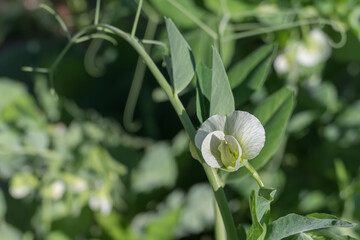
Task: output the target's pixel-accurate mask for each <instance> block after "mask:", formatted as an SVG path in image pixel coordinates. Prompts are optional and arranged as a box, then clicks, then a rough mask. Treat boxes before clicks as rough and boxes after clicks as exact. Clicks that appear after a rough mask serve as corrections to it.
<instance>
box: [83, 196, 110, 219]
mask: <svg viewBox="0 0 360 240" xmlns="http://www.w3.org/2000/svg"><path fill="white" fill-rule="evenodd" d="M89 207H90V209H91V210H93V211H100V212H101V213H102V214H103V215H109V214H110V212H111V209H112V203H111V201H110V199H109V198H108V197H107V196H105V195H103V194H97V195H93V196H92V197H91V198H90V200H89Z"/></svg>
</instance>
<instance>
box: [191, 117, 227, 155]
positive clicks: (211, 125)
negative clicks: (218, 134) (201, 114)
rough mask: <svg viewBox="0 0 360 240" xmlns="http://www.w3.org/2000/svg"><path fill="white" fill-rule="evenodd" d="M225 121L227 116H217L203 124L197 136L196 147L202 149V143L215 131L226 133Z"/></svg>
mask: <svg viewBox="0 0 360 240" xmlns="http://www.w3.org/2000/svg"><path fill="white" fill-rule="evenodd" d="M225 121H226V117H225V116H221V115H218V114H216V115H213V116H211V117H209V118H208V119H207V120H206V121H205V122H203V124H201V127H200V128H199V130H198V131H197V133H196V135H195V145H196V147H198V148H199V149H201V146H202V142H203V141H204V139H205V137H206V136H207V135H208V134H209V133H211V132H214V131H224V127H225Z"/></svg>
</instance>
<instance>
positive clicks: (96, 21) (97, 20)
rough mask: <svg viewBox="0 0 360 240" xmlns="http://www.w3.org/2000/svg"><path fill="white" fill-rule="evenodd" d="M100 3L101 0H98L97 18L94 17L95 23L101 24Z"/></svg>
mask: <svg viewBox="0 0 360 240" xmlns="http://www.w3.org/2000/svg"><path fill="white" fill-rule="evenodd" d="M100 3H101V0H97V1H96V8H95V19H94V24H95V25H96V24H99V16H100Z"/></svg>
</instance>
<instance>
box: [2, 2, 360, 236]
mask: <svg viewBox="0 0 360 240" xmlns="http://www.w3.org/2000/svg"><path fill="white" fill-rule="evenodd" d="M145 2H146V3H145V5H144V8H143V12H142V17H141V19H140V23H139V27H138V36H139V38H140V39H142V36H143V35H144V34H146V33H145V32H146V31H147V30H148V29H149V26H148V23H149V21H150V22H153V24H154V26H155V28H156V31H154V34H153V36H150V38H151V39H150V40H159V41H163V42H165V43H166V44H168V41H167V39H166V36H167V35H166V25H165V22H164V21H163V20H162V19H163V17H164V16H166V17H168V18H170V19H172V20H173V21H174V23H175V24H176V26H178V27H179V29H180V31H181V33H182V34H183V35H184V37H185V40H186V41H187V42H188V43H189V45H190V47H191V49H192V51H193V53H194V59H195V61H196V64H197V67H198V68H201V70H198V69H197V71H196V72H197V74H198V75H199V73H200V72H201V73H202V76H197V78H198V79H201V78H209V75H207V74H208V72H207V70H208V67H210V66H211V65H212V62H211V59H212V57H211V54H212V52H211V51H212V50H211V46H212V45H214V44H216V41H215V40H214V38H213V35H214V34H219V36H221V37H222V38H223V41H220V43H219V47H218V49H219V52H220V53H221V57H222V61H223V62H224V65H225V67H226V70H227V72H228V75H229V81H230V85H231V87H232V90H233V93H234V98H235V106H236V109H244V110H251V111H252V110H253V109H258V110H257V111H258V112H257V113H258V116H265V115H266V112H264V111H261V108H256V107H255V106H258V105H259V104H260V103H263V102H264V101H265V99H268V97H269V96H274V95H273V94H274V93H276V92H277V91H278V90H279V89H281V88H282V87H283V86H287V87H288V88H291V89H293V90H294V91H295V93H296V94H295V98H294V102H295V104H296V106H295V109H294V111H293V115H292V117H291V120H290V123H289V125H288V127H287V130H286V132H285V137H284V138H283V139H281V138H280V137H278V138H274V139H275V140H276V141H277V144H280V147H279V148H278V149H277V150H276V154H275V156H274V157H272V158H271V160H270V161H269V162H268V163H267V164H266V165H265V166H264V167H263V168H262V169H261V171H260V174H261V176H262V177H263V179H264V181H265V182H266V185H267V186H269V187H274V188H276V189H277V195H276V199H275V200H274V202H273V203H272V207H271V210H272V211H271V216H269V217H270V218H272V219H277V218H279V217H281V216H284V215H286V214H288V213H289V212H296V213H299V214H303V215H305V214H309V213H310V212H320V211H321V212H326V213H329V214H333V215H336V216H339V217H342V218H344V219H345V220H348V221H351V222H354V223H359V222H360V179H359V170H360V168H359V163H358V160H359V159H358V158H359V147H360V137H359V136H360V105H359V104H360V103H359V98H360V95H359V92H360V83H359V81H358V80H359V79H360V58H359V56H360V47H359V36H360V22H359V15H360V10H359V9H360V5H359V4H360V3H359V2H358V1H357V0H347V1H345V0H339V1H335V0H333V1H280V0H274V1H245V0H244V1H236V0H227V1H215V0H202V1H200V0H198V1H190V0H187V1H176V0H171V1H158V0H151V1H148V2H147V1H145ZM174 2H175V4H174ZM46 3H48V4H50V5H51V6H52V7H53V8H54V9H55V10H56V12H57V13H58V14H59V15H60V16H61V17H62V18H63V19H64V22H65V24H66V25H67V26H68V28H69V31H70V33H71V34H74V33H75V32H77V31H78V30H80V29H82V28H83V27H86V26H88V25H89V24H91V23H92V21H93V16H94V8H95V4H96V3H95V1H85V0H77V1H70V0H68V1H66V0H59V1H46ZM38 4H39V2H38V1H37V0H22V1H20V0H19V1H11V0H3V1H1V2H0V74H1V77H2V78H1V79H0V179H1V180H0V186H1V188H0V238H1V239H15V240H16V239H26V240H28V239H29V240H30V239H50V240H62V239H64V240H66V239H154V240H155V239H156V240H163V239H164V240H165V239H174V238H176V239H213V235H214V234H213V230H212V229H213V225H214V216H215V212H214V209H213V198H212V191H211V189H210V187H209V186H208V185H207V184H205V183H204V182H205V181H206V180H205V176H204V174H203V172H202V170H201V168H200V166H199V164H198V163H197V161H194V160H193V159H191V156H190V154H189V152H188V139H187V137H186V135H185V134H184V132H182V131H181V129H182V127H181V124H180V122H179V120H178V119H177V117H176V114H175V112H174V110H173V109H172V108H171V106H170V104H169V102H168V101H167V100H166V99H164V98H163V97H162V95H161V94H162V92H161V90H160V91H159V88H158V87H157V85H156V83H155V81H154V79H153V77H152V76H151V74H150V73H148V72H145V73H144V76H143V79H144V81H143V83H142V85H141V86H138V88H139V90H140V93H139V97H138V101H137V104H135V105H136V107H135V109H134V111H135V113H134V116H133V118H134V119H135V120H136V121H138V122H139V123H140V126H141V127H140V130H139V131H137V132H135V133H134V132H132V131H131V129H128V128H125V129H124V127H123V126H125V123H124V122H123V118H124V108H125V105H126V102H127V101H128V100H127V96H128V93H129V89H130V87H131V84H132V82H133V75H134V71H135V66H136V64H137V55H136V54H135V52H134V51H133V50H131V49H130V48H129V46H128V45H127V44H126V43H125V42H124V41H122V40H119V39H117V40H118V46H116V47H115V46H113V45H111V44H109V43H106V42H103V41H102V40H93V41H91V42H90V43H84V44H78V45H75V46H73V47H72V48H71V49H70V51H69V52H68V53H67V54H66V55H65V57H64V59H63V60H62V61H61V62H60V64H59V65H58V67H57V68H56V70H55V74H54V87H55V89H56V92H57V94H58V96H59V98H56V96H54V95H53V94H51V93H50V91H49V89H50V86H49V79H48V78H47V77H46V75H44V74H38V73H36V74H35V73H25V72H22V71H21V68H22V67H23V66H31V67H49V66H50V65H51V63H53V62H54V60H55V58H56V56H57V55H58V54H59V52H60V51H61V49H62V48H63V47H64V46H65V45H66V43H67V40H66V36H65V34H64V32H63V31H62V29H61V27H60V26H59V25H58V23H57V22H56V20H55V19H54V18H53V16H51V15H50V14H48V13H47V12H45V11H41V10H39V9H38ZM136 6H137V5H136V2H135V1H130V0H126V1H115V0H104V1H102V10H101V13H102V14H101V19H100V21H101V22H103V23H111V24H113V25H115V26H118V27H119V28H121V29H124V30H125V31H127V32H130V31H131V26H132V21H133V18H134V14H135V11H136ZM179 6H180V7H179ZM184 9H185V10H184ZM318 19H326V20H328V21H332V22H334V24H335V23H336V25H335V26H336V27H334V26H332V25H329V24H325V25H324V26H323V25H322V24H323V22H321V21H318V22H316V21H317V20H318ZM199 21H200V22H201V23H203V24H205V26H206V27H204V26H200V25H199ZM300 21H313V23H314V22H315V24H304V25H302V26H294V27H288V28H286V29H283V30H281V31H275V30H274V29H275V28H276V26H284V25H285V24H294V23H296V22H300ZM320 27H323V28H322V31H323V33H324V34H325V35H326V36H327V38H328V39H327V40H329V39H330V40H332V41H334V42H341V41H340V40H341V39H340V37H339V33H338V32H336V31H334V30H339V29H340V31H342V32H343V33H344V34H345V36H346V37H347V39H346V41H345V43H344V44H345V45H344V46H341V47H340V48H332V49H331V50H330V53H329V54H328V56H326V57H324V58H323V59H322V60H321V61H319V62H318V63H317V64H315V65H314V66H310V67H309V66H305V65H304V64H301V61H299V60H298V59H297V55H296V52H297V51H298V49H299V48H300V47H299V46H306V44H305V43H306V42H307V41H309V40H307V39H309V36H310V35H311V34H310V33H311V30H312V29H317V28H320ZM269 29H270V30H271V29H273V31H270V30H269ZM265 30H269V31H265ZM257 31H260V33H257ZM261 31H264V32H261ZM237 34H239V35H237ZM241 34H242V35H241ZM251 34H253V35H254V36H253V35H251ZM252 36H253V37H252ZM170 44H171V39H170ZM304 44H305V45H304ZM329 46H330V45H329ZM171 50H172V49H171ZM167 51H168V49H166V48H164V47H162V46H161V45H154V46H152V48H151V50H150V53H151V56H152V57H153V59H155V60H156V61H157V64H158V65H159V66H160V67H161V65H162V63H163V62H166V59H165V58H164V53H165V54H166V53H167ZM172 51H174V50H172ZM282 55H283V56H285V58H286V61H285V62H286V64H287V65H286V66H288V68H286V69H287V71H285V72H284V71H281V68H278V67H277V66H276V62H277V60H276V59H277V58H278V57H279V56H282ZM312 56H314V55H312ZM274 60H275V64H274V68H275V71H273V66H272V62H273V61H274ZM200 63H201V64H203V65H201V64H200ZM249 63H251V64H249ZM302 63H303V62H302ZM280 64H281V62H280ZM199 66H201V67H199ZM280 66H284V65H280ZM189 68H190V66H189ZM279 69H280V70H279ZM162 70H163V73H164V74H166V69H165V68H162ZM188 74H190V72H188ZM190 75H191V74H190ZM173 77H174V78H175V77H176V76H175V73H174V76H173ZM188 78H189V79H191V77H190V76H189V77H188ZM134 81H135V80H134ZM187 81H190V80H188V79H187ZM194 82H195V81H193V83H194ZM194 85H195V84H192V85H191V86H190V87H187V88H186V89H185V90H184V91H183V92H182V93H181V99H182V101H183V102H184V104H185V106H186V110H187V111H188V113H189V115H190V116H191V118H192V120H193V122H194V123H197V124H196V125H199V123H198V120H197V118H196V104H195V102H196V100H195V99H196V94H195V90H194ZM140 88H141V89H140ZM179 88H181V87H179ZM206 88H207V86H205V88H204V89H205V91H209V89H207V90H206ZM284 89H286V88H284ZM181 90H182V89H181ZM283 91H285V90H283ZM285 95H286V96H285ZM210 96H211V95H209V94H207V95H206V96H205V97H207V98H208V100H209V98H210ZM290 101H292V99H291V97H289V96H288V95H287V94H284V96H283V98H282V100H281V101H276V102H277V103H281V104H283V105H281V106H278V108H276V106H275V105H274V103H272V102H270V103H268V104H270V105H274V111H275V112H277V113H279V112H280V111H285V110H284V109H285V108H286V106H288V105H289V104H290ZM280 108H281V109H283V110H281V109H280ZM206 114H208V113H206ZM206 114H205V115H202V113H200V115H202V116H206ZM289 114H290V113H289ZM198 115H199V113H198ZM285 115H286V114H285ZM285 115H284V116H285ZM286 116H287V115H286ZM269 122H270V123H271V119H270V120H269ZM285 123H286V121H284V124H280V125H281V126H270V127H272V128H273V129H276V130H277V131H279V132H281V133H284V132H283V131H285V127H286V126H285ZM269 125H271V124H269ZM265 127H266V125H265ZM280 128H284V129H280ZM280 130H283V131H280ZM267 131H268V129H267ZM269 131H270V130H269ZM279 136H280V135H279ZM275 140H274V141H275ZM277 144H275V145H277ZM264 150H266V149H264ZM270 150H271V151H275V149H270ZM270 150H268V151H270ZM259 159H260V158H259ZM260 160H261V159H260ZM266 161H267V160H266ZM266 161H265V160H264V163H265V162H266ZM259 162H260V161H259ZM260 165H263V164H262V163H260V164H259V166H260ZM155 166H156V167H155ZM154 169H155V170H154ZM237 174H239V175H241V178H235V177H234V179H233V181H231V182H230V184H229V186H228V187H227V188H226V192H227V195H228V196H229V200H230V202H229V205H230V208H231V210H232V212H233V215H234V217H235V222H236V223H241V224H243V225H244V226H245V229H247V230H249V229H248V226H249V224H250V223H251V221H252V219H251V215H250V209H251V208H252V206H251V204H253V203H254V201H252V202H250V206H249V202H248V199H249V197H250V196H251V197H252V198H254V196H255V197H256V195H252V193H251V190H252V189H255V188H256V183H255V182H254V181H253V179H252V178H251V177H250V176H249V175H246V174H245V172H239V173H237ZM230 176H231V175H230ZM228 178H229V179H231V177H229V176H228ZM297 216H298V215H290V216H289V215H288V216H287V218H297ZM318 217H319V216H318ZM319 218H320V217H319ZM283 219H284V218H283ZM253 220H254V219H253ZM255 220H256V219H255ZM289 221H291V220H289ZM281 224H283V223H281V221H279V220H278V222H277V223H276V224H275V223H274V224H273V225H274V226H276V225H278V226H276V227H279V226H280V227H282V226H283V225H281ZM274 228H275V227H274ZM256 231H257V230H256ZM256 231H255V230H254V232H255V233H256ZM341 231H342V232H341V233H342V234H344V235H351V236H353V237H354V238H359V235H360V230H359V228H358V227H355V228H353V229H345V230H344V229H341ZM260 232H261V231H260ZM311 234H314V235H316V234H322V235H323V236H328V239H345V238H342V237H340V235H339V233H338V232H326V233H324V232H322V233H320V232H316V231H314V232H311ZM306 237H307V236H303V234H302V233H300V234H298V235H296V236H295V237H293V238H291V239H308V238H306Z"/></svg>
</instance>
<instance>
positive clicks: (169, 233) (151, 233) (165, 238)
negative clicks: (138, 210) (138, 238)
mask: <svg viewBox="0 0 360 240" xmlns="http://www.w3.org/2000/svg"><path fill="white" fill-rule="evenodd" d="M180 212H181V209H180V208H175V209H171V210H169V211H167V212H166V213H164V214H163V215H162V216H161V217H159V218H157V219H156V220H154V221H153V222H151V223H149V225H148V226H147V228H146V239H147V240H170V239H173V238H174V234H175V229H176V226H177V225H178V223H179V217H180Z"/></svg>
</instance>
